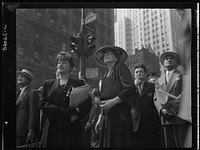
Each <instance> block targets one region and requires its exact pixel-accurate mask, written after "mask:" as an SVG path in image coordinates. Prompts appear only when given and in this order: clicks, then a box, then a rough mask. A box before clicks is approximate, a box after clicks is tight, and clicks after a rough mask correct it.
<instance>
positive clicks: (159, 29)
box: [115, 9, 181, 56]
mask: <svg viewBox="0 0 200 150" xmlns="http://www.w3.org/2000/svg"><path fill="white" fill-rule="evenodd" d="M115 12H116V13H115V15H116V18H117V19H116V20H117V21H116V22H115V33H116V35H115V37H117V38H115V39H116V40H115V45H117V46H121V47H123V48H124V49H126V50H127V52H128V54H129V55H132V54H134V53H135V49H141V48H142V47H145V48H147V47H149V46H150V47H151V48H152V49H153V50H154V52H155V54H156V55H157V56H159V55H160V54H161V53H162V52H164V51H169V50H171V51H175V50H176V49H177V46H178V37H179V27H180V21H181V16H180V15H179V14H178V13H177V11H176V10H175V9H117V11H115Z"/></svg>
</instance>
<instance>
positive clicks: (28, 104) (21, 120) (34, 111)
mask: <svg viewBox="0 0 200 150" xmlns="http://www.w3.org/2000/svg"><path fill="white" fill-rule="evenodd" d="M38 101H39V96H38V93H37V91H36V90H33V89H30V88H29V87H27V88H26V89H25V90H24V92H23V93H22V95H21V96H20V97H19V99H18V100H17V101H16V135H17V136H24V137H25V138H27V135H28V130H29V129H33V130H34V131H35V132H37V131H38V130H39V121H40V110H39V105H38ZM23 144H25V143H23Z"/></svg>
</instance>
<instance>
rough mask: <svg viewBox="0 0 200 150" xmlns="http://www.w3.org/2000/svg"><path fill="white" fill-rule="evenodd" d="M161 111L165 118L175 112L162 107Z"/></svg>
mask: <svg viewBox="0 0 200 150" xmlns="http://www.w3.org/2000/svg"><path fill="white" fill-rule="evenodd" d="M161 113H162V115H163V116H164V117H166V118H168V119H169V118H171V117H172V116H173V115H174V114H175V112H172V111H170V110H169V109H166V108H163V109H162V110H161Z"/></svg>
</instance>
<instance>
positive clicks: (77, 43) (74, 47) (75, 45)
mask: <svg viewBox="0 0 200 150" xmlns="http://www.w3.org/2000/svg"><path fill="white" fill-rule="evenodd" d="M70 39H71V41H72V43H71V44H70V47H71V52H75V53H76V55H77V56H78V57H80V55H81V44H82V39H81V37H80V36H71V37H70Z"/></svg>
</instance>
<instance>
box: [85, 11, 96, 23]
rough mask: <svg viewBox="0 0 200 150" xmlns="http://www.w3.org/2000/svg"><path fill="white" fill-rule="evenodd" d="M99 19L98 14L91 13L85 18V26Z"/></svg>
mask: <svg viewBox="0 0 200 150" xmlns="http://www.w3.org/2000/svg"><path fill="white" fill-rule="evenodd" d="M96 19H97V13H95V14H94V13H93V12H89V13H88V14H87V17H86V18H85V24H88V23H90V22H92V21H94V20H96Z"/></svg>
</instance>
